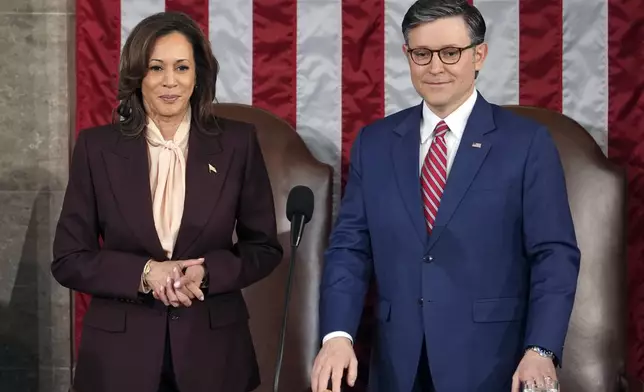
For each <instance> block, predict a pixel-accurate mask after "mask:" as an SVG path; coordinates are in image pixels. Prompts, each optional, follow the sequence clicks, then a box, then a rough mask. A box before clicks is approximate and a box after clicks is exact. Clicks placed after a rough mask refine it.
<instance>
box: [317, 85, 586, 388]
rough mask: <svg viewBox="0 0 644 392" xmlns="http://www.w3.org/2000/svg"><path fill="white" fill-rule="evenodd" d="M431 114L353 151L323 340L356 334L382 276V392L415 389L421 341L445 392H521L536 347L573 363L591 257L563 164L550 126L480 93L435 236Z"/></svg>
mask: <svg viewBox="0 0 644 392" xmlns="http://www.w3.org/2000/svg"><path fill="white" fill-rule="evenodd" d="M421 105H422V104H421ZM421 105H419V106H416V107H412V108H410V109H406V110H403V111H401V112H398V113H396V114H393V115H391V116H388V117H386V118H384V119H382V120H379V121H377V122H375V123H374V124H372V125H369V126H367V127H365V128H363V129H362V130H361V131H360V133H359V135H358V136H357V138H356V140H355V142H354V145H353V148H352V153H351V165H350V170H349V178H348V182H347V185H346V189H345V194H344V198H343V200H342V205H341V207H340V212H339V216H338V219H337V222H336V226H335V227H334V230H333V232H332V235H331V239H330V246H329V248H328V251H327V253H326V260H325V265H324V271H323V277H322V284H321V291H320V296H321V298H320V318H321V333H322V336H324V335H325V334H327V333H329V332H332V331H345V332H348V333H350V334H351V335H352V336H355V335H356V330H357V328H358V324H359V321H360V317H361V313H362V309H363V301H364V297H365V293H366V291H367V288H368V284H369V281H370V278H371V277H372V276H374V277H375V279H376V283H377V292H378V297H377V304H376V317H377V323H376V330H375V331H374V333H375V339H374V342H373V346H372V359H371V368H370V374H371V377H370V381H369V386H370V390H371V391H380V392H409V391H410V390H411V388H412V385H413V382H414V378H415V375H416V371H417V365H418V360H419V357H420V352H421V346H422V343H423V338H425V341H426V347H427V353H428V357H429V364H430V369H431V373H432V377H433V380H434V385H435V387H436V390H437V391H439V392H442V391H450V392H458V391H463V392H465V391H467V392H471V391H475V390H476V391H490V392H498V391H503V390H506V391H509V390H510V385H511V378H512V374H513V373H514V371H515V370H516V367H517V365H518V363H519V361H520V359H521V357H522V356H523V352H524V349H525V347H526V346H528V345H538V346H542V347H544V348H546V349H549V350H551V351H553V352H554V353H555V354H556V356H557V357H558V359H559V360H561V357H562V350H563V344H564V340H565V336H566V331H567V329H568V321H569V318H570V313H571V310H572V306H573V300H574V296H575V290H576V284H577V275H578V270H579V259H580V254H579V249H578V248H577V244H576V239H575V232H574V228H573V223H572V219H571V214H570V209H569V205H568V197H567V192H566V187H565V181H564V175H563V170H562V167H561V162H560V160H559V155H558V152H557V149H556V147H555V145H554V143H553V141H552V139H551V138H550V135H549V133H548V131H547V129H545V128H544V127H542V126H540V125H539V124H537V123H534V122H532V121H530V120H528V119H525V118H523V117H519V116H517V115H515V114H513V113H512V112H510V111H508V110H506V109H503V108H501V107H499V106H496V105H492V104H490V103H488V102H487V101H486V100H485V99H484V98H483V97H482V96H481V95H480V94H479V97H478V99H477V102H476V104H475V106H474V110H473V112H472V114H471V116H470V118H469V120H468V122H467V126H466V128H465V132H464V134H463V137H462V139H461V142H460V146H459V149H458V151H457V154H456V157H455V161H454V163H453V166H452V169H451V171H450V174H449V178H448V180H447V186H446V188H445V190H444V194H443V197H442V200H441V204H440V206H439V210H438V216H437V217H436V222H435V228H434V232H433V234H432V235H431V236H428V235H427V232H426V229H425V223H424V217H423V211H422V201H421V189H420V180H419V167H418V165H419V156H418V155H419V145H420V121H421V115H422V106H421ZM475 143H480V147H475V146H473V144H475Z"/></svg>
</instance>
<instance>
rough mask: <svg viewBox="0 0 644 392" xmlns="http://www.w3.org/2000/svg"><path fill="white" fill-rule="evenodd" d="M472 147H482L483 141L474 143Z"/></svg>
mask: <svg viewBox="0 0 644 392" xmlns="http://www.w3.org/2000/svg"><path fill="white" fill-rule="evenodd" d="M472 147H474V148H481V143H472Z"/></svg>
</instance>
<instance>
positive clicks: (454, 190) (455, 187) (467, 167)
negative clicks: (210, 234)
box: [427, 94, 496, 251]
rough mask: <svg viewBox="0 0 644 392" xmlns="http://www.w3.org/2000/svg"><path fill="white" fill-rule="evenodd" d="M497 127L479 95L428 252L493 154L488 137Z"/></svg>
mask: <svg viewBox="0 0 644 392" xmlns="http://www.w3.org/2000/svg"><path fill="white" fill-rule="evenodd" d="M495 128H496V125H495V124H494V117H493V114H492V106H491V105H490V104H489V103H488V102H487V101H486V100H485V99H484V98H483V97H482V96H481V95H480V94H479V96H478V98H477V100H476V104H475V105H474V109H473V110H472V114H471V115H470V117H469V119H468V121H467V125H466V126H465V131H464V132H463V137H462V138H461V142H460V144H459V147H458V150H457V152H456V156H455V159H454V163H453V164H452V168H451V170H450V173H449V176H448V178H447V185H446V186H445V190H444V191H443V197H442V198H441V202H440V205H439V207H438V215H437V216H436V222H435V224H434V231H433V232H432V235H431V236H430V238H429V243H428V244H427V250H428V251H429V250H430V249H431V248H432V247H433V246H434V244H435V243H436V241H438V238H439V237H440V235H441V233H442V232H443V229H444V228H445V226H447V224H448V223H449V221H450V219H451V218H452V215H453V214H454V211H455V210H456V208H457V207H458V205H459V204H460V202H461V200H462V199H463V196H464V195H465V192H466V191H467V189H468V188H469V186H470V184H471V183H472V180H474V177H475V176H476V173H477V172H478V170H479V168H480V167H481V164H482V163H483V161H484V160H485V157H486V156H487V154H488V152H489V151H490V148H491V147H492V142H491V138H489V137H488V138H486V137H485V135H486V134H487V133H489V132H491V131H493V130H494V129H495ZM475 143H479V144H480V146H479V147H475V146H474V145H475ZM477 146H478V145H477Z"/></svg>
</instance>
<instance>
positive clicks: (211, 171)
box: [208, 163, 217, 173]
mask: <svg viewBox="0 0 644 392" xmlns="http://www.w3.org/2000/svg"><path fill="white" fill-rule="evenodd" d="M208 172H210V173H217V169H215V167H214V166H213V165H211V164H210V163H209V164H208Z"/></svg>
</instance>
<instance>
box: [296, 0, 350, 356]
mask: <svg viewBox="0 0 644 392" xmlns="http://www.w3.org/2000/svg"><path fill="white" fill-rule="evenodd" d="M296 60H297V69H296V71H297V72H296V74H297V112H296V123H297V132H298V134H299V135H300V136H301V137H302V139H303V140H304V142H305V143H306V145H307V146H308V148H309V150H311V153H312V154H313V156H315V158H317V159H318V160H320V161H322V162H324V163H327V164H329V165H331V166H333V170H334V178H333V195H334V196H333V197H334V198H333V211H334V214H333V216H335V211H336V210H337V206H338V203H339V196H340V175H341V170H340V163H341V158H340V151H341V150H342V148H341V146H342V2H341V0H327V1H324V2H320V1H317V0H299V1H298V3H297V59H296ZM310 359H311V361H312V360H313V358H310Z"/></svg>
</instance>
